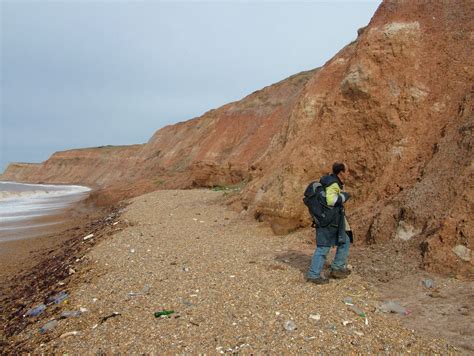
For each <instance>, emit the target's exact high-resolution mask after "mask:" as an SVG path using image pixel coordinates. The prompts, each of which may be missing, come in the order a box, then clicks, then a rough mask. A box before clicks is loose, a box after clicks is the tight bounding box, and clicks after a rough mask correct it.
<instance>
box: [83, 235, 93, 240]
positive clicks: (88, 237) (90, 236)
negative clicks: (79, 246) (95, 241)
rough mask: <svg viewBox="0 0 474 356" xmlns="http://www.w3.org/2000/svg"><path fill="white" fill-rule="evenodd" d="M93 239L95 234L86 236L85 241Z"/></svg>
mask: <svg viewBox="0 0 474 356" xmlns="http://www.w3.org/2000/svg"><path fill="white" fill-rule="evenodd" d="M93 237H94V234H89V235H87V236H84V238H83V240H84V241H86V240H89V239H91V238H93Z"/></svg>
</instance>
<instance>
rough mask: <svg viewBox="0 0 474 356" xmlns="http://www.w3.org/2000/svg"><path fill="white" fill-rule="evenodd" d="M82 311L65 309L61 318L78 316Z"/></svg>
mask: <svg viewBox="0 0 474 356" xmlns="http://www.w3.org/2000/svg"><path fill="white" fill-rule="evenodd" d="M81 314H82V313H81V312H80V311H79V310H75V311H63V312H62V313H61V315H60V316H59V319H66V318H71V317H76V318H77V317H78V316H80V315H81Z"/></svg>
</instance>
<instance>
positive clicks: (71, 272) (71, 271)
mask: <svg viewBox="0 0 474 356" xmlns="http://www.w3.org/2000/svg"><path fill="white" fill-rule="evenodd" d="M68 273H69V275H71V274H74V273H76V271H74V270H73V269H72V268H69V271H68Z"/></svg>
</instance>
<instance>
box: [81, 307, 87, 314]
mask: <svg viewBox="0 0 474 356" xmlns="http://www.w3.org/2000/svg"><path fill="white" fill-rule="evenodd" d="M79 310H80V312H81V313H86V312H88V311H89V310H88V309H87V308H83V307H80V308H79Z"/></svg>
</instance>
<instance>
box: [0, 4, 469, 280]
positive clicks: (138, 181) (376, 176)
mask: <svg viewBox="0 0 474 356" xmlns="http://www.w3.org/2000/svg"><path fill="white" fill-rule="evenodd" d="M473 19H474V3H472V1H439V2H418V1H397V2H392V1H385V2H384V3H383V4H382V5H381V6H380V7H379V9H378V10H377V12H376V13H375V15H374V17H373V18H372V20H371V22H370V23H369V25H368V26H367V27H366V28H364V29H361V30H359V36H358V38H357V40H356V41H354V42H353V43H351V44H349V45H348V46H346V47H345V48H344V49H342V50H341V51H340V52H339V53H338V54H337V55H336V56H335V57H334V58H332V59H331V60H329V61H328V62H327V63H326V64H325V65H324V66H323V67H322V68H320V69H318V70H313V71H309V72H304V73H300V74H298V75H295V76H293V77H290V78H288V79H286V80H284V81H282V82H280V83H277V84H274V85H272V86H269V87H267V88H264V89H263V90H260V91H258V92H255V93H253V94H251V95H249V96H248V97H246V98H244V99H242V100H241V101H239V102H236V103H231V104H228V105H225V106H223V107H221V108H219V109H216V110H212V111H210V112H208V113H206V114H204V115H203V116H201V117H199V118H196V119H193V120H190V121H187V122H183V123H179V124H176V125H172V126H168V127H165V128H163V129H161V130H159V131H158V132H157V133H155V135H154V136H153V137H152V138H151V139H150V141H149V142H148V143H147V144H145V145H143V146H132V147H129V148H121V149H113V148H110V149H109V150H108V151H107V152H105V151H102V152H99V151H98V150H97V149H96V150H76V151H68V152H66V153H59V154H55V155H53V156H52V157H51V158H50V159H49V160H48V161H46V162H45V163H44V164H42V165H39V166H38V165H34V166H25V165H21V166H15V165H13V166H10V167H9V168H8V170H7V171H6V173H5V174H4V175H3V179H12V180H17V181H26V180H27V181H51V182H53V181H54V182H63V183H79V182H83V183H84V182H85V183H89V184H94V185H96V186H100V187H108V189H109V191H110V192H112V191H113V192H120V194H118V193H117V196H120V197H124V196H129V195H134V194H139V193H142V192H143V191H146V190H150V189H156V188H188V187H198V186H213V185H226V184H234V183H238V182H248V183H247V184H246V186H245V188H244V189H243V190H242V191H241V193H240V195H239V196H238V197H234V198H233V200H232V204H233V205H234V206H236V207H237V208H240V209H243V210H246V211H248V212H249V213H251V214H254V215H255V216H256V217H258V218H259V219H261V220H265V221H268V223H269V224H271V226H272V227H273V229H274V231H275V232H276V233H285V232H288V231H291V230H292V229H295V228H298V227H302V226H307V225H308V224H309V219H308V217H307V212H306V210H305V207H304V205H303V204H302V202H301V195H302V191H303V190H304V188H305V186H306V184H307V183H308V182H309V181H311V180H313V179H315V178H319V176H321V175H322V174H324V173H327V172H328V170H329V169H330V166H331V164H332V163H333V162H334V161H345V162H347V163H348V165H349V168H350V173H351V177H350V179H349V181H348V182H347V189H348V190H349V191H351V192H352V195H353V199H352V200H351V201H349V203H348V206H347V211H348V212H349V218H350V221H351V225H352V226H353V228H354V230H355V231H356V234H357V236H358V240H359V241H367V242H370V243H375V242H383V241H385V240H388V239H394V238H395V239H417V241H420V244H421V245H420V248H421V249H420V251H421V253H422V254H423V261H424V264H425V266H426V267H427V268H430V269H432V270H437V271H447V270H450V271H454V272H457V273H460V274H462V275H471V276H472V273H473V259H472V258H471V254H472V252H471V250H472V248H473V244H474V239H473V233H472V230H473V229H472V228H473V226H472V220H473V219H472V217H473V216H474V214H473V163H472V146H473V127H474V122H473V121H474V116H473V113H472V91H473V87H472V83H473V82H474V81H473V79H474V66H473V61H472V58H474V51H473V48H474V20H473ZM63 156H67V157H68V158H67V162H68V163H67V164H64V157H63ZM74 159H76V162H75V163H74V161H73V160H74ZM91 167H93V168H94V169H91Z"/></svg>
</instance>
